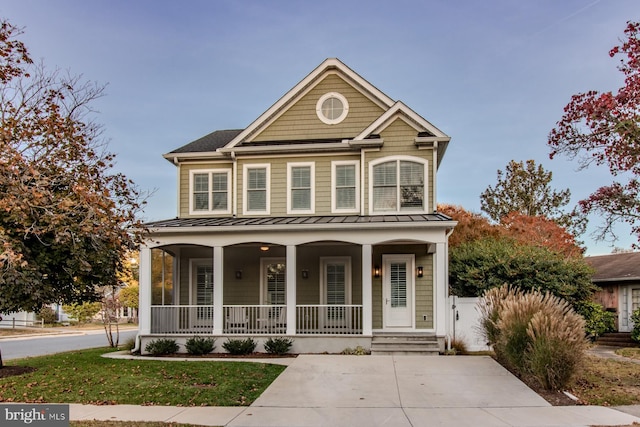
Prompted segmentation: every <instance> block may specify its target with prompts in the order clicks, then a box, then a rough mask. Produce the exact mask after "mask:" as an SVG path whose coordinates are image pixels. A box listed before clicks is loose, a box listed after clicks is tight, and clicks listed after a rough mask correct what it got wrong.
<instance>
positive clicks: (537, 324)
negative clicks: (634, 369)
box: [479, 285, 586, 390]
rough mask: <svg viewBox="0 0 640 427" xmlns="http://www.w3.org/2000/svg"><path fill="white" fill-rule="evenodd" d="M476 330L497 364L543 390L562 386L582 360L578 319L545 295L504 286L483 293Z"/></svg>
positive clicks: (565, 305)
mask: <svg viewBox="0 0 640 427" xmlns="http://www.w3.org/2000/svg"><path fill="white" fill-rule="evenodd" d="M479 310H480V314H481V321H480V322H481V327H482V328H483V331H484V334H485V337H486V338H487V340H488V342H489V343H490V344H491V345H493V349H494V351H495V354H496V358H497V359H498V361H499V362H500V363H501V364H503V365H505V366H506V367H507V368H509V369H510V370H512V371H514V372H516V373H517V374H518V375H520V376H521V377H525V376H531V377H533V378H535V380H536V381H537V382H538V383H540V385H541V386H542V387H544V388H546V389H549V390H559V389H562V388H563V387H566V386H567V385H568V384H569V382H570V381H571V379H572V377H573V375H574V374H575V373H576V371H577V369H578V367H579V366H580V363H581V362H582V360H583V358H584V350H585V349H586V340H585V332H584V319H583V318H582V316H580V315H578V314H577V313H575V312H574V311H573V309H572V308H571V305H570V304H569V303H568V302H566V301H564V300H563V299H561V298H559V297H557V296H554V295H552V294H550V293H542V292H539V291H530V292H524V291H521V290H519V289H517V288H512V287H509V286H507V285H505V286H502V287H500V288H494V289H491V290H489V291H488V292H486V294H485V296H484V298H483V300H482V302H481V304H480V308H479Z"/></svg>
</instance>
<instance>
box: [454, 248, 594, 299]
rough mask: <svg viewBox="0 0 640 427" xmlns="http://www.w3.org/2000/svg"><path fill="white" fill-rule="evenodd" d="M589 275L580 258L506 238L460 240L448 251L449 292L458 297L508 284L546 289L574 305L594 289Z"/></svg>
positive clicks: (473, 294) (479, 294)
mask: <svg viewBox="0 0 640 427" xmlns="http://www.w3.org/2000/svg"><path fill="white" fill-rule="evenodd" d="M592 274H593V270H592V269H591V267H589V265H588V264H587V263H586V262H585V261H584V260H583V259H582V258H581V257H566V256H564V255H563V254H559V253H557V252H554V251H552V250H549V249H547V248H545V247H538V246H533V245H524V244H522V243H521V242H518V241H516V240H513V239H508V238H506V239H493V238H487V239H482V240H476V241H474V242H468V243H463V244H460V245H458V246H456V247H454V248H451V249H450V253H449V286H450V289H451V293H452V294H454V295H457V296H461V297H477V296H482V294H483V293H484V292H485V291H487V290H488V289H491V288H494V287H498V286H502V285H504V284H508V285H511V286H514V287H517V288H520V289H522V290H534V289H537V290H540V291H549V292H551V293H552V294H554V295H556V296H558V297H560V298H563V299H565V300H567V301H569V302H570V303H571V304H574V305H575V304H577V303H578V302H579V301H584V300H587V299H589V298H590V297H591V295H592V294H593V292H594V291H595V287H594V285H593V283H592V282H591V276H592Z"/></svg>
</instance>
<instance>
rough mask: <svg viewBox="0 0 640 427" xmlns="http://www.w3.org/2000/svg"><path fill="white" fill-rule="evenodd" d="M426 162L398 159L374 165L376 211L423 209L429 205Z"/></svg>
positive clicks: (374, 203)
mask: <svg viewBox="0 0 640 427" xmlns="http://www.w3.org/2000/svg"><path fill="white" fill-rule="evenodd" d="M426 177H427V164H426V161H416V160H409V159H407V158H404V157H402V158H395V159H393V160H386V159H385V160H382V161H380V162H378V163H375V164H372V166H371V177H370V181H371V203H370V206H371V210H372V212H373V213H393V212H405V211H420V212H424V211H425V207H426V203H427V200H426V188H427V186H426V182H427V179H426Z"/></svg>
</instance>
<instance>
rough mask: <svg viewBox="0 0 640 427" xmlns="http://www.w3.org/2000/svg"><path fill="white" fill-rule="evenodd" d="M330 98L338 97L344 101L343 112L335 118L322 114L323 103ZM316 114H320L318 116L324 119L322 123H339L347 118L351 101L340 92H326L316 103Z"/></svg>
mask: <svg viewBox="0 0 640 427" xmlns="http://www.w3.org/2000/svg"><path fill="white" fill-rule="evenodd" d="M329 98H337V99H339V100H340V102H342V114H340V116H338V117H336V118H335V119H329V118H328V117H325V116H324V114H322V104H323V103H324V101H326V100H327V99H329ZM316 114H317V115H318V118H319V119H320V120H321V121H322V123H325V124H328V125H337V124H338V123H340V122H342V121H343V120H344V119H346V118H347V114H349V102H348V101H347V98H345V97H344V96H343V95H342V94H340V93H338V92H329V93H325V94H324V95H322V96H321V97H320V99H318V102H317V103H316Z"/></svg>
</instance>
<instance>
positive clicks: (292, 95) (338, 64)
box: [226, 58, 394, 148]
mask: <svg viewBox="0 0 640 427" xmlns="http://www.w3.org/2000/svg"><path fill="white" fill-rule="evenodd" d="M332 69H337V70H339V71H340V72H341V73H343V74H344V75H345V76H347V77H349V78H350V79H351V80H353V81H354V82H355V83H357V84H358V85H360V86H361V87H362V88H363V89H365V90H367V91H369V92H370V93H371V94H372V95H373V96H374V97H376V98H378V99H379V100H380V101H381V102H382V103H383V104H384V105H386V106H387V108H389V107H391V106H392V105H393V102H394V101H393V100H392V99H391V98H389V97H388V96H387V95H385V94H384V93H382V92H381V91H380V90H379V89H378V88H376V87H375V86H373V85H372V84H371V83H369V82H367V81H366V80H365V79H363V78H362V77H361V76H360V75H358V74H357V73H356V72H355V71H353V70H352V69H351V68H349V67H347V66H346V65H345V64H344V63H343V62H342V61H340V60H339V59H337V58H328V59H326V60H324V61H323V62H322V64H320V65H319V66H318V67H316V68H315V69H314V70H313V71H312V72H311V73H309V74H308V75H307V76H306V77H305V78H304V79H302V80H301V81H300V83H298V84H297V85H295V86H294V87H293V88H292V89H291V90H289V91H288V92H287V93H286V94H285V95H284V96H282V97H281V98H280V99H279V100H278V101H277V102H276V103H275V104H273V105H272V106H271V107H270V108H269V109H268V110H267V111H265V112H264V113H262V114H261V115H260V117H258V118H257V119H256V120H254V121H253V123H251V124H250V125H249V126H248V127H247V128H246V129H245V130H243V131H242V132H240V134H238V136H236V137H235V138H234V139H233V140H231V142H229V143H228V144H227V145H226V148H233V147H235V146H236V145H238V144H239V143H240V142H242V141H244V139H245V138H246V137H247V136H249V135H251V134H252V133H253V132H254V131H255V130H256V129H258V128H259V127H260V126H262V125H263V124H264V122H265V121H267V120H269V119H270V118H271V117H272V116H273V115H274V114H276V113H277V112H278V111H279V110H281V109H282V108H283V107H284V106H285V105H287V104H289V103H290V102H291V101H293V100H294V99H296V98H297V97H298V96H300V93H301V92H304V91H305V90H306V91H308V90H310V88H309V86H310V85H312V83H313V82H314V81H315V80H317V79H318V78H319V77H320V76H321V75H323V74H324V73H325V72H327V71H330V70H332Z"/></svg>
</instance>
